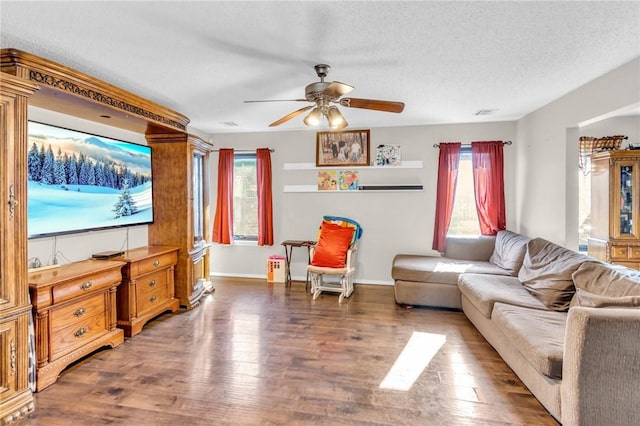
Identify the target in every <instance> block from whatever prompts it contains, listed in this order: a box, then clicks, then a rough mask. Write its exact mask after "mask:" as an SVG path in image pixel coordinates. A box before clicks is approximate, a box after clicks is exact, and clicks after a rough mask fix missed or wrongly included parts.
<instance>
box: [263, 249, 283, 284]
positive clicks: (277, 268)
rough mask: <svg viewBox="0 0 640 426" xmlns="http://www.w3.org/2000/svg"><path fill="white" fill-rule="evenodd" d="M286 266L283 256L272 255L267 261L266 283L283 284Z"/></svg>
mask: <svg viewBox="0 0 640 426" xmlns="http://www.w3.org/2000/svg"><path fill="white" fill-rule="evenodd" d="M286 268H287V264H286V262H285V257H284V256H278V255H275V254H274V255H272V256H269V259H268V260H267V281H268V282H275V283H283V282H284V281H285V277H286V275H287V274H286Z"/></svg>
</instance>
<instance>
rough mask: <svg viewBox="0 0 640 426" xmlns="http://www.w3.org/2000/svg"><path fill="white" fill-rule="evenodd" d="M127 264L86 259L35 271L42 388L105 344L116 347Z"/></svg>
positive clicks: (31, 284)
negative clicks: (119, 290)
mask: <svg viewBox="0 0 640 426" xmlns="http://www.w3.org/2000/svg"><path fill="white" fill-rule="evenodd" d="M124 265H125V263H123V262H117V261H100V260H86V261H83V262H75V263H69V264H66V265H62V266H60V267H59V268H55V269H48V270H45V271H41V272H33V273H30V274H29V292H30V294H31V302H32V304H33V313H34V325H35V334H36V354H37V363H36V391H38V392H39V391H41V390H42V389H44V388H46V387H47V386H49V385H51V384H53V383H54V382H55V381H56V380H57V378H58V375H59V374H60V372H61V371H62V370H64V369H65V368H66V367H67V366H68V365H69V364H71V363H72V362H74V361H76V360H78V359H80V358H82V357H83V356H85V355H87V354H89V353H91V352H93V351H95V350H96V349H98V348H100V347H102V346H111V347H116V346H118V345H119V344H121V343H122V342H123V341H124V333H123V331H122V330H121V329H118V328H116V289H117V287H118V285H119V284H120V281H121V279H122V276H121V269H122V267H123V266H124Z"/></svg>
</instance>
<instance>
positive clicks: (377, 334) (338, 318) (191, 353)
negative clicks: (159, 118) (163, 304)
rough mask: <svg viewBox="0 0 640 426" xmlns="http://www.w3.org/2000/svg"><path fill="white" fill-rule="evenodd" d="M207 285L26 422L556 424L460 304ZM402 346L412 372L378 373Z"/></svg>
mask: <svg viewBox="0 0 640 426" xmlns="http://www.w3.org/2000/svg"><path fill="white" fill-rule="evenodd" d="M215 286H216V291H215V293H214V294H212V295H210V296H207V297H206V298H205V299H204V300H203V301H202V304H201V306H200V307H198V308H196V309H194V310H192V311H181V312H177V313H174V314H171V313H167V314H164V315H162V316H160V317H158V318H156V319H155V320H153V321H150V322H149V323H148V324H147V325H146V326H145V327H144V329H143V330H142V332H141V333H140V334H138V335H136V336H134V337H132V338H127V339H126V341H125V343H124V344H122V345H121V346H119V347H117V348H115V349H110V350H103V351H101V352H97V353H94V354H93V355H91V356H89V357H87V358H85V359H83V360H81V361H79V362H77V363H75V364H74V365H72V366H70V367H69V368H68V369H67V370H65V371H64V372H63V373H62V374H61V377H60V378H59V379H58V381H57V382H56V383H55V384H54V385H52V386H51V387H49V388H47V389H45V390H44V391H42V392H39V393H37V394H35V401H36V411H35V413H34V414H33V415H32V417H31V418H30V419H29V420H28V421H27V422H25V424H29V425H65V426H66V425H107V424H122V425H285V424H286V425H290V424H302V425H306V424H323V425H355V424H358V425H360V424H362V425H365V424H369V425H516V424H517V425H557V424H558V423H557V422H556V421H555V420H554V419H553V418H552V417H551V416H550V415H549V414H548V413H547V412H546V411H545V410H544V408H543V407H542V406H541V405H540V404H539V403H538V401H537V400H536V399H535V398H534V397H533V396H532V395H531V394H530V393H529V392H528V391H527V389H526V388H525V387H524V386H523V384H522V383H521V382H520V380H519V379H518V378H517V377H516V376H515V375H514V374H513V372H512V371H511V370H510V369H509V368H508V367H507V366H506V365H505V364H504V362H502V360H501V359H500V357H499V356H498V355H497V353H496V352H495V351H494V350H493V349H492V348H491V347H490V346H489V344H488V343H486V342H485V340H484V339H483V338H482V337H481V336H480V335H479V334H478V332H477V331H476V330H475V328H474V327H473V326H472V325H471V324H470V323H469V322H468V321H467V319H466V318H465V316H464V315H463V314H462V313H460V312H451V311H442V310H430V309H406V308H403V307H400V306H396V305H395V303H394V299H393V288H392V287H386V286H366V285H357V286H356V289H355V291H354V293H353V295H352V296H351V298H349V299H347V300H346V301H345V303H343V304H342V305H339V304H338V301H337V300H338V296H337V295H335V294H331V293H327V294H322V296H321V297H320V298H318V300H316V301H313V300H311V296H310V295H308V294H307V293H306V292H305V291H304V283H293V285H292V287H291V288H290V289H286V288H285V287H284V285H283V284H273V285H272V284H266V282H264V281H258V280H251V281H249V280H230V279H220V280H218V281H216V282H215ZM439 336H444V339H445V340H444V344H443V345H442V347H441V348H440V350H439V351H438V352H437V353H436V354H435V356H434V357H433V358H432V359H431V361H430V362H429V364H428V365H427V366H426V368H425V369H424V371H421V368H422V367H421V366H420V367H419V368H418V369H417V371H412V368H411V366H415V365H420V363H421V362H423V361H424V359H425V356H426V353H427V352H428V351H429V350H430V349H433V348H434V344H435V343H434V342H435V341H436V340H442V339H443V338H442V337H439ZM408 342H411V343H410V344H409V345H408V347H407V350H405V351H404V352H403V349H404V348H405V345H407V343H408ZM401 353H403V357H402V358H401V359H404V357H405V356H408V357H409V358H411V353H413V358H412V359H410V362H409V363H406V362H405V363H404V364H403V365H397V366H396V368H398V369H399V373H398V374H396V375H394V377H395V378H396V379H398V380H399V381H400V382H403V381H404V382H405V383H401V384H407V383H406V382H407V380H408V379H410V378H411V374H412V373H414V374H418V373H420V374H419V377H418V378H417V380H416V381H415V383H413V384H412V385H411V383H410V380H409V383H408V386H410V387H408V390H393V389H388V388H385V387H381V383H382V382H383V379H385V376H387V373H389V371H390V369H391V367H392V366H393V365H394V362H395V361H396V359H398V358H399V356H400V355H401ZM423 354H425V355H423ZM416 355H417V356H416Z"/></svg>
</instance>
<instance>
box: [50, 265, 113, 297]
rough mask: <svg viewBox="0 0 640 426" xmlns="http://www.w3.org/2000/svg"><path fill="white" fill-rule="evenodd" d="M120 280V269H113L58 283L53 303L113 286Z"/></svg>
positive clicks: (55, 287)
mask: <svg viewBox="0 0 640 426" xmlns="http://www.w3.org/2000/svg"><path fill="white" fill-rule="evenodd" d="M120 280H121V274H120V271H119V270H112V271H110V272H107V273H99V274H92V275H87V276H84V277H81V278H78V279H76V280H73V281H70V282H67V283H64V284H58V285H56V286H54V287H53V303H60V302H64V301H65V300H70V299H73V298H74V297H78V296H81V295H83V294H88V293H91V292H93V291H96V290H101V289H103V288H107V287H111V286H113V285H115V284H118V283H120Z"/></svg>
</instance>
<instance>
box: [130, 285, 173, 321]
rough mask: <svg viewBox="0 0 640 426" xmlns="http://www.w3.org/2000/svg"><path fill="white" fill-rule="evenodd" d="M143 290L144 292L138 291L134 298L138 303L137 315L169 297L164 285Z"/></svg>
mask: <svg viewBox="0 0 640 426" xmlns="http://www.w3.org/2000/svg"><path fill="white" fill-rule="evenodd" d="M145 290H146V291H145V292H139V293H138V297H137V300H136V302H137V304H138V315H140V314H144V313H145V312H146V311H148V310H151V309H154V308H155V307H156V306H158V305H159V304H161V303H162V302H164V301H166V300H167V299H168V297H169V295H168V293H167V286H166V285H163V286H159V287H154V288H151V289H145Z"/></svg>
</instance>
